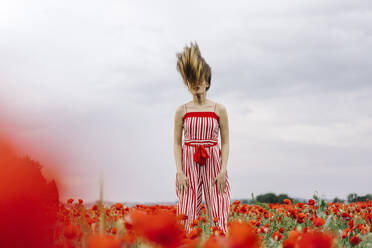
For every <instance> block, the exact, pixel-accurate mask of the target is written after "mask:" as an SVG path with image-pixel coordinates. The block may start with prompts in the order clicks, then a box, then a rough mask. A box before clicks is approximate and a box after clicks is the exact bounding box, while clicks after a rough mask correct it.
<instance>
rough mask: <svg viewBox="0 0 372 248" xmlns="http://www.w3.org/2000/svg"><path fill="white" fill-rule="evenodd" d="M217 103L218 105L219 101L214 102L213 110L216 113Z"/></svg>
mask: <svg viewBox="0 0 372 248" xmlns="http://www.w3.org/2000/svg"><path fill="white" fill-rule="evenodd" d="M216 105H217V103H214V110H213V112H215V113H216Z"/></svg>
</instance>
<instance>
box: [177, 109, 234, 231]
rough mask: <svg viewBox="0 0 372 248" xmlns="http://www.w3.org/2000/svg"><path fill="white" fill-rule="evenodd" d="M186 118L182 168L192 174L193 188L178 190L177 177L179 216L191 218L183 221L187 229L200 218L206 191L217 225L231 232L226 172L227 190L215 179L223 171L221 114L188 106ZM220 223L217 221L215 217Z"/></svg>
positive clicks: (190, 182)
mask: <svg viewBox="0 0 372 248" xmlns="http://www.w3.org/2000/svg"><path fill="white" fill-rule="evenodd" d="M184 107H185V115H184V118H183V129H184V143H183V145H182V170H183V172H184V173H185V175H186V176H187V177H189V187H187V190H183V191H182V193H180V192H178V190H177V186H178V178H177V176H176V194H177V197H178V201H177V215H179V214H184V215H186V216H187V217H188V218H187V220H181V223H182V224H183V226H184V227H185V228H186V230H187V232H188V233H189V232H190V231H191V227H190V224H191V223H192V222H193V220H194V219H196V218H198V216H199V215H200V210H201V203H202V193H203V192H204V198H205V205H206V210H207V215H208V217H209V219H210V220H211V222H212V225H217V227H219V228H220V229H221V230H222V231H223V232H224V233H226V232H227V221H228V217H229V212H230V184H229V178H228V175H227V172H226V188H225V191H224V193H222V194H221V193H219V192H218V191H217V189H218V188H217V182H216V183H213V179H214V178H215V177H216V175H217V174H218V173H219V171H220V170H221V166H222V165H221V162H222V160H221V149H220V148H219V146H218V134H219V130H220V127H219V122H218V120H219V117H218V116H217V114H216V113H215V110H216V104H215V105H214V112H187V109H186V105H184ZM216 217H217V219H218V222H217V223H216V224H214V221H213V220H214V218H216Z"/></svg>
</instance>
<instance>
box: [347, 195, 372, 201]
mask: <svg viewBox="0 0 372 248" xmlns="http://www.w3.org/2000/svg"><path fill="white" fill-rule="evenodd" d="M367 200H372V195H371V194H367V195H365V196H358V195H357V194H356V193H350V194H349V195H348V196H347V201H348V203H351V202H364V201H367Z"/></svg>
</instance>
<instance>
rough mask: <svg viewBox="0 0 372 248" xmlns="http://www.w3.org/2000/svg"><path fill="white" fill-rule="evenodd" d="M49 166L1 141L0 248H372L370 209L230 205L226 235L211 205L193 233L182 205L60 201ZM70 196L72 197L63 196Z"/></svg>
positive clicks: (319, 203)
mask: <svg viewBox="0 0 372 248" xmlns="http://www.w3.org/2000/svg"><path fill="white" fill-rule="evenodd" d="M42 168H43V166H42V165H41V164H40V163H39V162H38V161H36V160H33V159H32V158H31V157H29V156H24V157H21V156H19V155H18V153H16V152H15V151H14V150H13V149H12V148H11V147H10V146H9V145H8V144H7V143H6V142H1V139H0V199H1V201H0V219H1V220H2V224H1V225H0V247H1V248H2V247H4V248H8V247H9V248H25V247H28V248H34V247H35V248H36V247H37V248H128V247H143V248H145V247H159V248H162V247H163V248H174V247H183V248H186V247H189V248H191V247H194V248H211V247H217V248H240V247H270V248H274V247H283V248H327V247H358V248H362V247H372V232H371V231H372V224H371V221H372V212H371V210H372V201H370V200H367V201H359V202H352V203H349V204H344V203H329V202H327V201H325V200H324V199H321V198H320V197H318V196H317V194H314V195H313V197H312V199H308V200H307V202H294V200H293V202H292V201H291V200H290V199H284V201H283V203H282V204H279V203H275V204H270V203H262V202H259V201H257V200H256V199H255V198H254V197H253V195H252V200H253V201H252V202H251V203H250V204H247V203H243V202H240V201H239V200H236V201H234V202H231V204H230V216H229V222H228V231H227V232H226V233H223V232H222V231H221V230H220V229H219V227H218V226H216V221H217V220H210V219H208V218H207V214H206V208H205V205H204V204H202V207H201V215H200V216H199V217H198V218H196V219H195V220H193V221H192V223H191V227H192V231H191V232H190V233H187V232H186V231H185V228H184V226H182V225H181V224H180V223H181V221H182V220H184V219H185V218H187V216H185V215H178V216H177V215H176V205H141V204H138V205H135V206H131V207H129V206H126V205H125V203H121V202H117V203H115V204H112V205H107V206H105V205H104V204H103V202H104V201H103V193H102V192H103V190H102V188H103V186H102V185H103V182H101V193H100V199H99V200H98V201H97V202H96V203H95V204H93V205H91V206H89V207H88V205H87V204H85V202H84V201H83V199H72V198H71V199H68V200H67V201H65V202H61V201H60V193H61V192H64V189H63V188H61V187H58V185H59V184H58V181H59V180H60V179H61V178H64V177H65V176H64V175H63V174H62V173H60V172H58V173H57V172H56V173H55V174H54V176H53V180H51V181H50V182H48V181H47V180H46V178H45V177H44V175H43V173H42ZM64 193H65V194H66V193H68V192H64Z"/></svg>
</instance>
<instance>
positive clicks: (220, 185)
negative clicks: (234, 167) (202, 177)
mask: <svg viewBox="0 0 372 248" xmlns="http://www.w3.org/2000/svg"><path fill="white" fill-rule="evenodd" d="M213 183H217V190H218V192H219V193H220V194H222V193H223V192H225V189H226V171H223V170H221V171H220V172H219V173H218V174H217V176H216V177H215V178H214V180H213Z"/></svg>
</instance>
